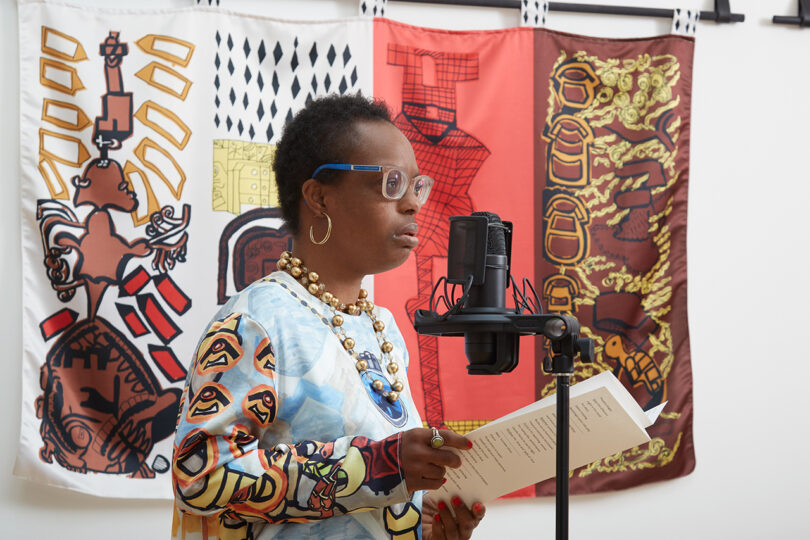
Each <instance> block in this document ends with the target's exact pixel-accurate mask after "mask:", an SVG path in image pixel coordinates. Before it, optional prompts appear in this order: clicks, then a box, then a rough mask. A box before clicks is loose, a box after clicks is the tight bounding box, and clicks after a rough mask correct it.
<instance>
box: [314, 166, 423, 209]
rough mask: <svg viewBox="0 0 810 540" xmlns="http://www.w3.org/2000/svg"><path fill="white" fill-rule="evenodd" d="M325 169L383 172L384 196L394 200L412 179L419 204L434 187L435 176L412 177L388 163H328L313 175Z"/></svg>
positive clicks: (406, 189) (401, 194)
mask: <svg viewBox="0 0 810 540" xmlns="http://www.w3.org/2000/svg"><path fill="white" fill-rule="evenodd" d="M325 169H332V170H336V171H371V172H382V173H383V176H382V194H383V197H385V198H386V199H389V200H392V201H398V200H400V199H401V198H402V197H404V196H405V193H406V192H407V191H408V187H409V186H410V185H411V181H413V194H414V195H416V199H417V200H418V201H419V204H425V201H427V198H428V195H430V189H431V188H432V187H433V178H431V177H430V176H425V175H424V174H420V175H419V176H417V177H415V178H411V177H410V176H408V173H406V172H405V171H403V170H402V169H399V168H397V167H391V166H388V165H349V164H347V163H328V164H326V165H321V166H320V167H318V168H317V169H315V172H314V173H312V177H313V178H315V177H316V176H317V175H318V173H319V172H321V171H323V170H325Z"/></svg>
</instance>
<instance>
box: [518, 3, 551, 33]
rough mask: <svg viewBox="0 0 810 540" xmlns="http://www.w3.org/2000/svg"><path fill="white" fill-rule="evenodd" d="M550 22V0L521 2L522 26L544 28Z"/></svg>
mask: <svg viewBox="0 0 810 540" xmlns="http://www.w3.org/2000/svg"><path fill="white" fill-rule="evenodd" d="M547 21H548V0H543V1H540V0H520V26H530V27H532V28H544V27H545V26H546V22H547Z"/></svg>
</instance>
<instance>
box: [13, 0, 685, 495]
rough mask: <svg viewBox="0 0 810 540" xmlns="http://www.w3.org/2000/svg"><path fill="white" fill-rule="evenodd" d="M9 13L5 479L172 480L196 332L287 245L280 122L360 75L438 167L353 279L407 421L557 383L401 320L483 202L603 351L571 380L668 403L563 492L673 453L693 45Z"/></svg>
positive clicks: (670, 473) (84, 486) (524, 261)
mask: <svg viewBox="0 0 810 540" xmlns="http://www.w3.org/2000/svg"><path fill="white" fill-rule="evenodd" d="M19 17H20V20H19V23H20V35H21V36H23V39H22V40H21V51H20V54H21V68H20V69H21V73H20V82H21V95H22V99H21V111H20V114H21V122H20V125H21V132H20V141H21V145H20V146H21V156H20V159H21V163H22V177H21V197H22V200H21V205H22V209H23V223H22V243H23V258H22V261H21V265H22V267H23V268H24V269H25V272H24V279H23V298H24V301H23V313H22V317H23V358H22V362H23V396H22V400H23V403H22V423H21V425H22V428H21V436H20V444H19V450H18V455H17V464H16V467H15V473H16V474H17V475H19V476H23V477H27V478H30V479H33V480H37V481H40V482H45V483H49V484H52V485H58V486H63V487H67V488H71V489H76V490H80V491H84V492H88V493H92V494H96V495H102V496H118V497H170V496H171V487H170V481H169V477H170V474H168V473H169V468H170V460H171V455H172V437H173V430H174V426H175V420H176V415H177V409H178V401H179V396H180V391H181V389H182V385H183V381H184V380H185V376H186V369H187V367H188V364H189V363H190V360H191V354H192V352H193V350H194V348H195V346H196V343H197V340H198V339H199V337H200V333H201V332H202V331H203V330H204V329H205V328H206V326H207V323H208V319H209V317H210V316H211V315H212V314H213V313H214V312H215V311H216V309H217V306H219V305H221V304H223V303H224V302H226V301H227V299H228V298H229V297H230V296H232V295H233V294H234V293H236V292H237V291H239V290H241V289H243V288H244V287H246V286H247V285H248V284H250V283H251V282H252V281H254V280H256V279H258V278H260V277H262V276H263V275H265V274H267V273H269V272H270V271H271V269H272V268H273V267H274V265H275V261H276V259H277V258H278V256H279V255H280V253H281V252H282V251H284V250H285V249H288V248H289V247H290V245H291V239H290V235H289V233H288V231H287V230H286V228H285V227H284V224H283V222H282V220H281V218H280V211H279V209H278V195H277V190H276V187H275V183H274V181H273V172H272V167H271V164H272V159H273V153H274V149H275V144H276V142H277V141H278V138H279V136H280V134H281V131H282V129H283V126H284V123H285V122H286V121H287V119H289V118H290V117H292V115H293V114H294V113H295V112H296V111H298V110H299V109H300V108H302V107H303V106H304V105H305V104H306V103H307V102H308V101H309V100H311V99H313V98H316V97H318V96H321V95H326V94H330V93H354V92H357V91H361V92H362V93H363V94H365V95H374V96H375V97H378V98H382V99H385V100H386V102H387V103H388V104H389V106H390V107H391V109H392V112H393V117H394V122H395V124H396V125H397V126H398V127H399V128H400V129H401V130H402V131H403V133H405V134H406V136H407V137H408V138H409V140H410V141H411V143H412V145H413V147H414V150H415V152H416V156H417V160H418V163H419V166H420V169H421V170H422V172H424V173H427V174H430V175H432V176H433V177H434V178H435V179H436V181H437V183H436V185H435V186H434V189H433V193H432V195H431V198H430V200H429V202H428V203H427V205H426V206H425V207H424V208H423V210H422V211H421V213H420V214H419V215H418V218H417V219H418V221H419V225H420V244H419V247H418V248H417V249H416V250H415V253H414V255H413V256H412V257H411V258H410V259H409V260H408V262H407V263H406V264H405V265H404V266H403V267H401V268H399V269H397V270H395V271H392V272H389V273H387V274H384V275H381V276H377V278H376V279H375V283H374V291H375V301H376V302H377V303H380V304H382V305H385V306H387V307H389V308H390V309H391V310H392V311H393V312H394V314H395V316H396V317H397V319H398V320H399V321H400V327H401V328H402V330H403V332H404V333H405V336H406V339H407V340H408V347H409V351H410V356H411V368H410V373H409V376H410V378H411V381H412V383H411V387H412V389H413V393H414V396H415V398H416V401H417V405H418V406H419V407H420V408H421V410H422V416H423V419H424V420H425V421H426V422H428V423H430V424H431V425H445V426H449V427H452V428H454V429H456V430H458V431H460V432H467V431H469V430H470V429H473V428H475V427H477V426H480V425H483V424H484V423H486V422H488V421H490V420H493V419H495V418H497V417H498V416H501V415H502V414H505V413H506V412H509V411H510V410H513V409H515V408H517V407H520V406H522V405H525V404H526V403H528V402H531V401H533V400H535V399H538V398H540V397H543V396H545V395H547V394H548V393H550V392H553V390H554V388H553V380H552V379H551V378H549V377H547V376H545V375H543V374H542V373H541V372H540V369H539V365H540V362H541V360H542V357H543V355H544V354H545V352H544V350H543V347H542V343H541V342H540V340H535V341H530V340H532V339H533V338H524V339H523V344H522V349H521V362H520V364H519V366H518V367H517V369H516V370H515V371H514V372H513V373H510V374H504V375H501V376H498V377H472V376H468V375H467V374H466V370H465V364H466V361H465V359H464V355H463V345H462V343H461V342H460V341H459V340H452V339H449V340H438V339H436V338H428V337H417V336H416V335H415V333H414V332H413V330H412V328H410V325H408V324H407V321H408V319H410V318H411V317H412V314H413V311H414V310H415V309H417V308H420V307H425V305H426V302H427V298H428V297H429V294H430V288H431V286H432V284H433V283H434V282H435V280H436V279H437V278H438V277H440V276H441V275H443V274H444V273H445V268H446V264H445V261H446V249H447V233H448V221H447V220H448V218H449V217H450V216H453V215H463V214H469V213H470V212H472V211H474V210H488V211H493V212H497V213H499V214H501V216H502V217H503V218H504V219H509V220H511V221H513V222H514V223H515V237H514V239H515V243H514V246H513V267H514V270H513V272H514V274H515V275H516V277H521V276H527V277H530V278H532V279H533V280H534V282H535V283H536V284H537V287H538V291H539V292H542V295H541V296H542V301H543V305H544V307H545V309H547V310H549V311H555V312H563V313H571V314H573V315H575V316H576V317H578V318H579V320H580V321H581V323H582V325H583V333H585V335H588V336H590V337H593V338H594V339H595V341H596V344H597V358H596V362H595V363H594V364H593V365H590V366H578V367H577V374H576V377H575V379H581V378H584V377H587V376H589V375H591V374H594V373H596V372H599V371H605V370H611V371H613V372H614V373H616V375H617V376H618V377H619V378H620V380H621V381H622V382H624V383H625V385H627V387H628V388H629V389H630V390H631V391H632V392H633V393H634V395H635V396H636V398H637V399H638V400H639V402H640V403H641V404H642V405H643V406H645V407H646V406H652V405H655V404H657V403H660V402H663V401H668V404H667V406H666V408H665V409H664V413H663V415H662V419H661V420H659V422H658V423H657V424H656V426H654V427H653V428H652V430H651V435H652V437H653V442H652V443H650V445H648V446H645V447H643V448H637V449H632V450H630V451H627V452H625V453H623V454H621V455H618V456H614V457H612V458H610V459H606V460H602V461H600V462H597V463H594V464H591V465H590V466H588V467H585V468H583V469H582V470H579V471H576V472H575V473H574V478H573V480H572V484H571V485H572V491H573V492H574V493H577V492H588V491H595V490H602V489H617V488H621V487H627V486H631V485H636V484H638V483H642V482H646V481H651V480H660V479H663V478H671V477H675V476H679V475H682V474H686V473H688V472H689V471H690V470H691V469H692V467H693V464H694V457H693V450H692V442H691V371H690V364H689V361H690V359H689V349H688V335H687V323H686V309H685V294H686V287H685V283H686V282H685V276H686V269H685V264H686V259H685V223H686V193H687V180H688V141H689V110H690V88H691V58H692V46H693V41H692V40H691V38H683V37H672V36H669V37H660V38H653V39H644V40H609V39H591V38H585V37H581V36H573V35H567V34H560V33H556V32H552V31H549V30H545V29H541V28H528V27H524V28H514V29H508V30H500V31H480V32H448V31H442V30H428V29H424V28H418V27H413V26H408V25H404V24H399V23H394V22H391V21H388V20H385V19H379V18H377V19H372V18H368V17H359V18H354V19H346V20H341V21H329V22H312V23H307V24H300V23H291V22H284V21H280V20H276V19H270V18H264V17H259V16H255V15H246V14H237V13H232V12H227V13H226V12H219V11H217V10H214V9H208V8H207V7H206V8H196V7H190V8H188V9H176V10H152V11H148V10H110V9H101V8H86V7H76V6H69V5H65V4H57V3H49V2H40V1H25V0H24V1H21V2H20V5H19ZM281 406H282V407H283V404H281ZM552 490H553V486H551V487H549V486H548V485H541V486H539V487H537V488H534V487H533V488H530V489H527V490H523V491H522V492H520V493H519V495H534V494H548V493H551V491H552Z"/></svg>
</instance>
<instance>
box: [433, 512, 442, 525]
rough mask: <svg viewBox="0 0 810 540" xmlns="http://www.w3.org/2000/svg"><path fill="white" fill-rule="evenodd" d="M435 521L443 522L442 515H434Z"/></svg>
mask: <svg viewBox="0 0 810 540" xmlns="http://www.w3.org/2000/svg"><path fill="white" fill-rule="evenodd" d="M433 521H435V522H436V523H441V522H442V516H440V515H439V514H436V515H435V516H433Z"/></svg>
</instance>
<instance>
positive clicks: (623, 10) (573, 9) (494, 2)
mask: <svg viewBox="0 0 810 540" xmlns="http://www.w3.org/2000/svg"><path fill="white" fill-rule="evenodd" d="M389 2H411V3H415V4H442V5H453V6H474V7H495V8H517V9H519V8H520V0H389ZM724 3H725V7H726V9H725V10H724V9H723V4H724ZM717 4H720V6H717ZM715 6H716V7H715V11H701V12H700V19H701V20H702V21H716V22H743V21H745V14H743V13H730V12H729V11H728V7H727V6H728V1H726V2H723V1H722V0H721V1H719V2H715ZM718 8H719V9H718ZM548 10H549V11H561V12H568V13H594V14H597V15H629V16H631V17H656V18H662V19H671V18H672V17H673V16H674V15H675V10H673V9H663V8H642V7H631V6H603V5H597V4H569V3H567V2H549V4H548Z"/></svg>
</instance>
